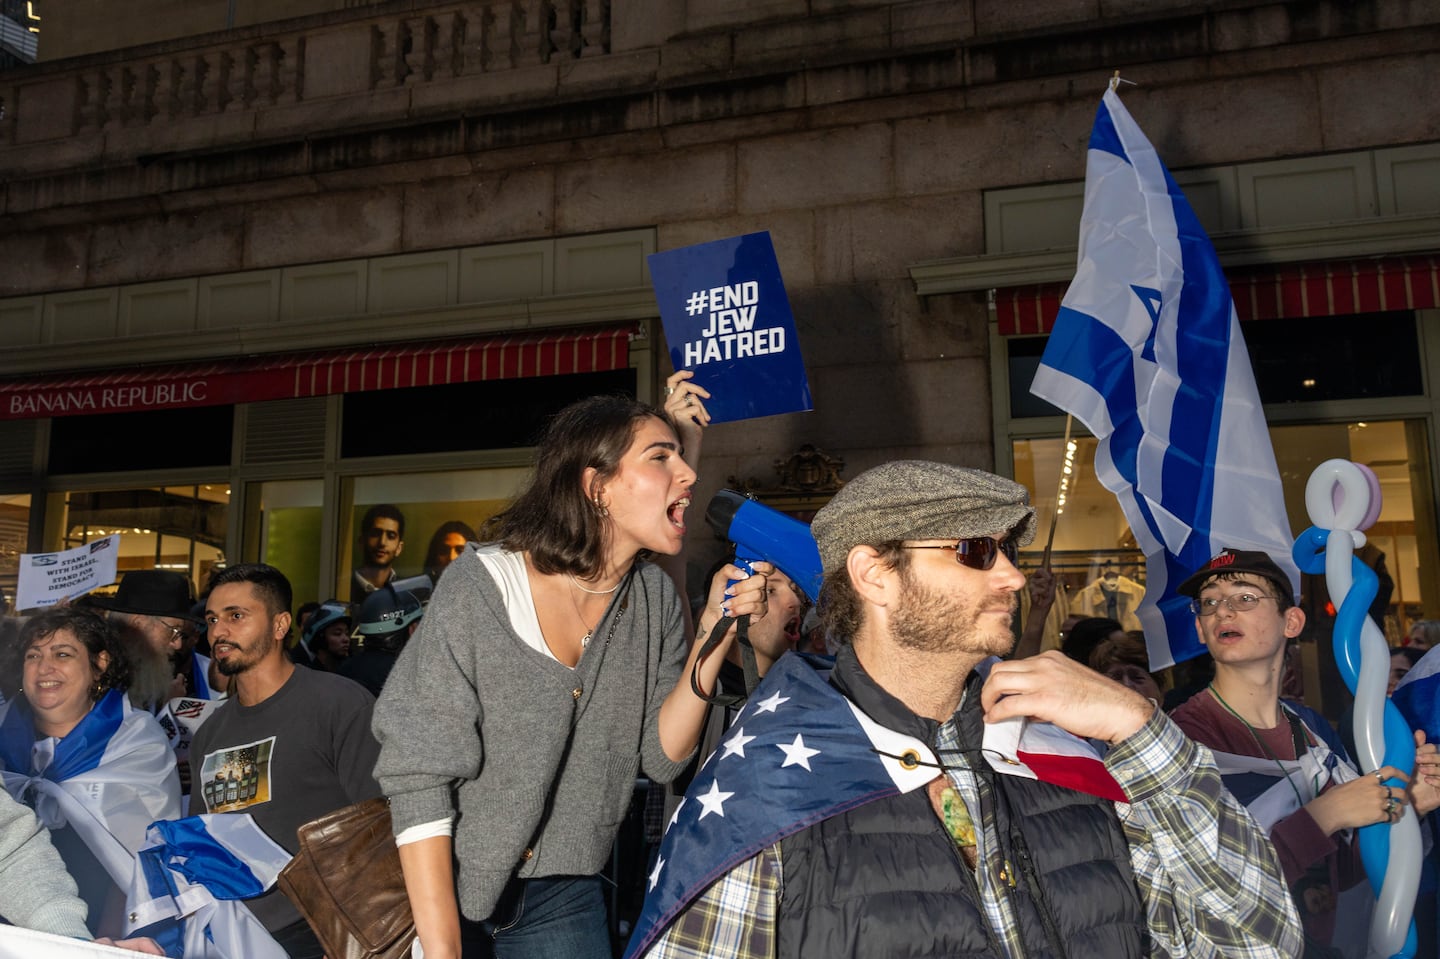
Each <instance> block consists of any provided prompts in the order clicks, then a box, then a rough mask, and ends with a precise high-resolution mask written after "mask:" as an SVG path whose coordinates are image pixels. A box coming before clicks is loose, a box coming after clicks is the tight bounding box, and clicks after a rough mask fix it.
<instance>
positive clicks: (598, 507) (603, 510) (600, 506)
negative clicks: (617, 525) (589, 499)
mask: <svg viewBox="0 0 1440 959" xmlns="http://www.w3.org/2000/svg"><path fill="white" fill-rule="evenodd" d="M595 512H597V513H599V514H600V515H601V516H602V517H605V516H609V515H610V510H609V508H607V507H606V506H605V504H604V503H602V502H600V497H599V496H596V497H595Z"/></svg>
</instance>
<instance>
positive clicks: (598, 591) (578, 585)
mask: <svg viewBox="0 0 1440 959" xmlns="http://www.w3.org/2000/svg"><path fill="white" fill-rule="evenodd" d="M565 575H566V576H569V577H570V582H572V583H574V584H575V588H576V589H578V590H580V591H581V592H585V593H589V594H590V595H591V596H609V595H610V594H611V593H613V592H615V590H617V589H619V588H620V583H621V582H623V581H624V577H623V576H622V577H621V578H620V579H618V580H616V581H615V585H614V586H611V587H610V588H609V589H590V588H589V587H588V586H585V585H584V584H582V583H581V582H580V580H578V579H576V578H575V574H574V573H566V574H565Z"/></svg>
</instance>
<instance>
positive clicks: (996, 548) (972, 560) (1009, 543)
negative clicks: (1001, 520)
mask: <svg viewBox="0 0 1440 959" xmlns="http://www.w3.org/2000/svg"><path fill="white" fill-rule="evenodd" d="M904 548H905V549H953V550H954V551H955V562H957V563H959V564H960V565H961V566H965V567H968V568H970V569H978V570H987V569H990V568H992V567H993V566H994V565H995V557H997V556H999V555H1000V554H1001V553H1004V554H1005V558H1006V559H1008V560H1009V561H1010V565H1012V566H1013V565H1015V560H1016V558H1017V557H1018V556H1019V555H1020V548H1019V547H1018V546H1016V545H1015V541H1014V540H1013V539H1011V538H1010V537H1008V536H1007V537H1005V538H1004V539H1001V540H997V539H996V538H995V537H993V536H975V537H972V538H970V539H962V540H960V542H958V543H955V544H954V545H953V546H952V545H948V544H947V545H945V546H906V547H904Z"/></svg>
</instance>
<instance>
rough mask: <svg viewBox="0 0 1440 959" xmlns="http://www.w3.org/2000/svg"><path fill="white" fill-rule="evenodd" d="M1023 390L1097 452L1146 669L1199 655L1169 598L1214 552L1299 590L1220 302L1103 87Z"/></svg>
mask: <svg viewBox="0 0 1440 959" xmlns="http://www.w3.org/2000/svg"><path fill="white" fill-rule="evenodd" d="M1030 391H1031V392H1032V393H1034V394H1035V395H1036V396H1039V397H1041V398H1043V399H1046V400H1049V401H1050V402H1051V403H1054V404H1055V405H1056V406H1058V407H1060V408H1061V409H1064V410H1068V411H1069V412H1071V413H1073V414H1074V415H1075V416H1076V417H1077V418H1078V419H1079V420H1080V421H1081V422H1082V423H1084V424H1085V425H1086V426H1087V427H1088V428H1089V429H1090V432H1091V433H1093V434H1094V435H1095V437H1096V439H1097V440H1098V441H1099V445H1098V447H1097V449H1096V453H1095V472H1096V474H1097V475H1098V477H1099V479H1100V482H1101V483H1103V484H1104V485H1105V487H1106V488H1107V489H1109V490H1110V491H1111V492H1113V493H1114V494H1115V495H1116V496H1117V497H1118V498H1119V500H1120V505H1121V508H1122V509H1123V510H1124V513H1125V518H1126V520H1128V521H1129V523H1130V528H1131V530H1132V531H1133V532H1134V534H1135V538H1136V540H1137V542H1138V543H1139V545H1140V548H1141V549H1142V550H1143V551H1144V553H1145V560H1146V592H1145V600H1144V602H1143V603H1142V604H1141V605H1140V609H1139V610H1138V615H1139V617H1140V622H1141V624H1142V625H1143V626H1144V628H1145V636H1146V641H1147V644H1148V646H1149V653H1150V666H1151V668H1152V669H1160V668H1163V667H1165V666H1169V665H1170V664H1172V663H1175V662H1179V661H1181V660H1185V659H1190V658H1192V657H1194V656H1197V655H1199V654H1200V653H1201V652H1202V651H1203V648H1202V647H1201V646H1200V644H1199V641H1198V640H1197V639H1196V636H1195V619H1194V616H1193V615H1192V614H1191V612H1190V608H1189V600H1187V599H1186V598H1185V597H1183V596H1179V595H1177V594H1176V592H1175V587H1176V586H1177V585H1178V584H1179V583H1180V582H1181V581H1182V580H1184V579H1185V577H1187V576H1189V575H1190V574H1191V573H1193V572H1194V571H1196V570H1198V569H1200V568H1201V567H1202V566H1204V565H1205V563H1206V562H1207V561H1208V560H1209V559H1210V558H1211V557H1212V556H1214V555H1215V554H1216V553H1218V552H1220V550H1221V549H1224V548H1225V547H1232V548H1235V549H1247V550H1263V551H1265V552H1266V553H1268V554H1269V555H1270V557H1271V558H1272V559H1274V560H1275V562H1276V563H1277V564H1278V565H1279V566H1280V568H1281V569H1283V570H1285V572H1286V573H1287V574H1288V575H1289V577H1290V581H1291V585H1292V587H1298V584H1299V571H1298V570H1297V569H1296V568H1295V564H1294V562H1293V561H1292V560H1291V558H1290V545H1291V543H1292V542H1293V540H1294V537H1292V536H1291V533H1290V528H1289V522H1288V520H1287V518H1286V513H1285V498H1284V494H1283V492H1282V490H1281V486H1280V473H1279V470H1278V469H1277V468H1276V466H1275V454H1274V451H1273V450H1272V449H1271V446H1270V434H1269V432H1268V431H1267V429H1266V425H1265V415H1264V412H1263V410H1262V409H1261V406H1260V396H1259V393H1258V391H1257V390H1256V388H1255V377H1254V374H1253V373H1252V372H1251V369H1250V358H1249V355H1248V354H1247V353H1246V352H1245V341H1244V339H1243V338H1242V337H1241V335H1240V324H1239V321H1238V320H1237V319H1236V316H1235V306H1234V303H1232V302H1231V299H1230V288H1229V286H1228V285H1227V284H1226V282H1225V275H1224V274H1223V273H1222V272H1221V270H1220V262H1219V260H1218V259H1217V258H1216V256H1215V249H1214V247H1213V246H1211V244H1210V239H1209V237H1207V236H1206V235H1205V231H1204V230H1203V229H1202V228H1201V226H1200V221H1199V220H1198V219H1197V218H1196V216H1195V212H1194V211H1193V210H1192V209H1191V208H1190V204H1189V203H1188V202H1186V200H1185V196H1184V194H1182V193H1181V192H1180V188H1179V187H1178V186H1176V184H1175V181H1174V180H1173V179H1171V177H1170V173H1169V171H1168V170H1166V169H1165V165H1164V164H1163V163H1161V162H1160V158H1159V156H1157V155H1156V153H1155V149H1154V148H1153V147H1152V146H1151V145H1150V143H1149V141H1147V140H1146V139H1145V135H1144V134H1143V133H1141V132H1140V128H1139V127H1138V126H1137V125H1136V124H1135V121H1134V120H1133V119H1132V118H1131V116H1130V114H1129V113H1127V112H1126V110H1125V107H1124V106H1122V105H1121V103H1120V98H1119V97H1118V96H1116V95H1115V91H1114V90H1113V89H1112V90H1109V91H1106V93H1105V96H1104V98H1103V100H1102V101H1101V104H1100V109H1099V112H1098V113H1097V114H1096V116H1095V126H1094V129H1093V130H1092V131H1091V133H1090V146H1089V158H1088V161H1087V164H1086V171H1085V208H1084V212H1083V213H1082V214H1081V217H1080V252H1079V258H1078V262H1077V264H1076V269H1075V279H1074V280H1073V281H1072V282H1071V284H1070V288H1069V289H1068V290H1067V291H1066V293H1065V299H1064V300H1063V301H1062V303H1061V307H1060V314H1059V317H1058V318H1057V319H1056V321H1055V329H1054V332H1053V333H1052V334H1051V336H1050V342H1049V344H1048V345H1047V346H1046V348H1045V355H1044V356H1043V357H1042V358H1041V360H1040V369H1039V371H1038V372H1037V373H1036V375H1035V380H1034V382H1033V383H1032V384H1031V387H1030ZM1297 592H1298V590H1297Z"/></svg>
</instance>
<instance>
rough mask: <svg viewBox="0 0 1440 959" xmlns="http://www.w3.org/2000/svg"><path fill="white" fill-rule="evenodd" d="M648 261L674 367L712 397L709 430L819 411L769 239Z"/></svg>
mask: <svg viewBox="0 0 1440 959" xmlns="http://www.w3.org/2000/svg"><path fill="white" fill-rule="evenodd" d="M647 259H648V260H649V264H650V278H651V282H652V283H653V284H654V287H655V298H656V300H657V301H658V302H659V304H660V319H661V321H662V322H663V323H664V324H665V339H666V341H667V342H668V343H669V344H670V359H671V362H672V363H674V365H675V368H676V369H677V370H680V369H685V370H693V371H694V373H695V379H694V382H695V383H696V384H698V385H699V386H703V387H704V388H705V389H707V390H709V391H710V392H711V393H712V394H714V396H713V398H712V399H710V400H707V401H706V404H705V406H706V408H707V409H708V410H709V411H710V419H711V422H712V423H725V422H729V421H731V420H743V419H751V418H754V417H757V416H773V415H775V414H777V413H794V412H799V411H801V410H809V409H813V408H814V406H813V403H812V401H811V399H810V384H809V381H808V380H807V379H806V376H805V361H804V360H803V359H802V358H801V356H800V342H799V339H798V338H797V337H796V335H795V318H794V316H793V315H791V312H790V301H789V300H788V299H787V298H786V296H785V284H784V281H782V280H781V278H780V264H779V263H778V262H776V259H775V247H774V244H772V243H771V242H770V234H769V233H749V234H746V235H745V236H737V237H731V238H730V239H728V240H716V241H714V242H711V243H700V244H697V245H695V246H687V247H682V248H680V249H678V250H666V251H665V252H663V253H652V254H651V255H650V256H649V257H648V258H647Z"/></svg>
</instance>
